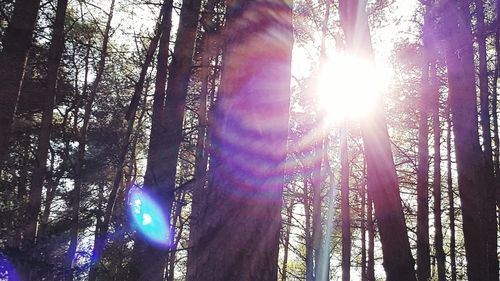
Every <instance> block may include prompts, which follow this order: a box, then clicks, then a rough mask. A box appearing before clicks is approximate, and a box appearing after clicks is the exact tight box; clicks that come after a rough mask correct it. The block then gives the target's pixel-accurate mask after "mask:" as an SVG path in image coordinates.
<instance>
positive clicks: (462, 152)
mask: <svg viewBox="0 0 500 281" xmlns="http://www.w3.org/2000/svg"><path fill="white" fill-rule="evenodd" d="M441 13H442V14H441V16H442V17H443V21H444V22H445V23H446V25H445V26H444V28H443V34H442V35H443V37H444V38H445V41H446V61H447V66H448V85H449V95H450V106H451V113H452V120H453V132H454V135H455V152H456V157H457V171H458V186H459V191H460V198H461V201H462V215H463V231H464V238H465V251H466V258H467V276H468V278H469V280H498V259H497V254H496V252H497V247H496V226H497V224H496V210H495V196H494V188H493V186H494V185H493V177H492V171H491V169H490V168H489V166H488V164H487V161H486V160H485V157H484V154H483V151H482V150H481V146H480V144H479V134H478V125H477V124H478V117H477V115H478V112H477V103H476V89H475V67H474V52H473V47H472V33H471V25H470V17H469V8H468V6H467V5H462V6H460V4H459V3H456V2H454V1H444V3H443V6H442V7H441ZM492 234H494V235H492Z"/></svg>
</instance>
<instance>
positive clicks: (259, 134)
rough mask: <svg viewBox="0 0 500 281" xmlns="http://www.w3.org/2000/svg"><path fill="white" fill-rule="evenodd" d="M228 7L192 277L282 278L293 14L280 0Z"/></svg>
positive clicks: (228, 280)
mask: <svg viewBox="0 0 500 281" xmlns="http://www.w3.org/2000/svg"><path fill="white" fill-rule="evenodd" d="M228 8H229V12H228V15H229V17H228V19H227V27H228V30H227V33H226V39H227V41H226V48H225V53H224V64H223V73H222V80H221V83H222V84H221V89H220V93H219V96H218V101H217V105H216V108H215V112H214V118H213V119H212V120H213V123H211V130H212V133H211V140H212V141H211V146H212V153H211V162H210V171H209V185H208V192H209V194H208V197H207V201H208V203H207V208H206V211H204V212H202V213H203V215H204V217H203V219H202V220H201V221H202V225H200V233H202V235H201V237H200V243H199V246H198V247H196V248H195V249H193V251H194V253H193V254H194V255H195V256H197V257H198V265H197V266H196V269H197V270H196V272H195V278H194V280H227V281H232V280H242V281H247V280H262V281H268V280H269V281H271V280H277V278H278V268H277V263H278V248H279V232H280V225H281V218H280V213H281V201H282V188H283V175H284V168H285V159H286V141H287V132H288V117H289V115H288V110H289V99H290V90H289V87H290V72H291V69H290V68H291V50H292V43H293V37H292V25H291V20H292V17H291V16H292V9H291V6H290V5H289V4H288V2H286V1H282V0H268V1H231V2H229V7H228ZM261 46H265V48H262V47H261ZM249 249H252V250H251V253H249V252H248V250H249Z"/></svg>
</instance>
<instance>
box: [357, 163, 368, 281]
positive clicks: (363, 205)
mask: <svg viewBox="0 0 500 281" xmlns="http://www.w3.org/2000/svg"><path fill="white" fill-rule="evenodd" d="M365 173H366V167H365V162H364V161H363V177H362V181H363V182H362V184H361V185H359V186H360V189H359V190H360V196H361V214H360V215H361V281H367V279H368V278H367V272H366V269H367V268H366V224H367V215H366V214H367V211H366V206H367V202H366V184H365V182H364V180H365Z"/></svg>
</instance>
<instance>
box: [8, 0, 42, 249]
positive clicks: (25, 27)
mask: <svg viewBox="0 0 500 281" xmlns="http://www.w3.org/2000/svg"><path fill="white" fill-rule="evenodd" d="M39 6H40V0H17V1H15V2H14V11H13V14H12V17H11V19H10V22H9V25H8V26H7V30H6V31H5V35H4V38H3V42H2V51H1V52H0V100H1V101H2V102H1V103H0V164H2V163H3V161H4V160H5V156H6V154H7V149H8V147H9V139H10V134H11V127H12V120H13V119H14V113H15V111H16V106H17V100H18V99H19V94H20V92H21V85H22V82H23V78H24V69H25V66H26V60H27V57H28V52H29V50H30V48H31V41H32V37H33V31H34V29H35V24H36V18H37V15H38V7H39ZM28 215H29V216H30V217H28V218H29V219H30V220H31V221H36V217H33V214H32V212H30V213H29V214H28ZM28 231H29V232H34V230H28ZM28 248H29V247H28Z"/></svg>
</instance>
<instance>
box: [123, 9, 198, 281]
mask: <svg viewBox="0 0 500 281" xmlns="http://www.w3.org/2000/svg"><path fill="white" fill-rule="evenodd" d="M200 7H201V0H194V1H188V0H185V1H183V4H182V8H181V13H180V19H179V29H178V31H177V39H176V42H175V46H174V53H173V56H172V62H171V64H170V74H169V75H170V76H169V78H168V85H167V92H166V99H165V103H164V106H163V108H162V109H161V111H162V112H161V114H160V115H157V116H158V118H159V119H158V120H157V121H158V122H159V123H158V122H156V123H158V126H157V127H156V128H152V131H151V141H150V149H149V153H148V165H147V169H146V177H145V182H144V184H145V188H146V189H149V190H151V191H152V192H153V194H155V195H156V198H158V199H159V202H160V204H161V205H162V206H163V208H164V210H165V212H166V217H167V219H168V220H169V221H168V225H169V226H170V224H171V223H170V217H171V212H172V205H173V202H174V196H175V194H174V192H175V184H176V181H175V175H176V170H177V158H178V153H179V147H180V144H181V142H182V125H183V120H184V108H185V103H186V96H187V91H188V82H189V78H190V76H191V66H192V61H193V51H194V43H195V38H196V30H197V26H198V15H199V12H200ZM162 40H163V38H162ZM160 45H161V42H160ZM158 65H160V63H158ZM165 66H166V65H165ZM165 71H166V69H165ZM162 77H163V75H162ZM157 83H158V81H157ZM160 83H161V86H162V87H164V81H160ZM159 90H160V89H157V91H159ZM155 92H156V91H155ZM155 94H156V93H155ZM158 94H159V93H158ZM153 114H154V113H153ZM155 121H156V120H155ZM155 121H153V122H155ZM153 130H159V131H160V132H153ZM153 134H155V136H153ZM169 236H170V237H168V239H169V243H168V244H169V245H170V246H171V245H173V244H172V243H173V237H174V234H173V233H170V234H169ZM135 242H136V245H135V247H136V249H135V251H136V254H137V255H136V256H135V257H134V259H133V261H132V267H133V268H136V270H137V272H138V273H139V278H138V279H140V280H162V278H163V275H164V270H165V266H166V257H167V251H166V249H165V248H163V249H162V248H159V247H157V246H155V245H153V244H150V243H149V242H148V241H145V240H144V239H143V238H142V237H140V236H137V237H136V239H135ZM146 269H147V270H146Z"/></svg>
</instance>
